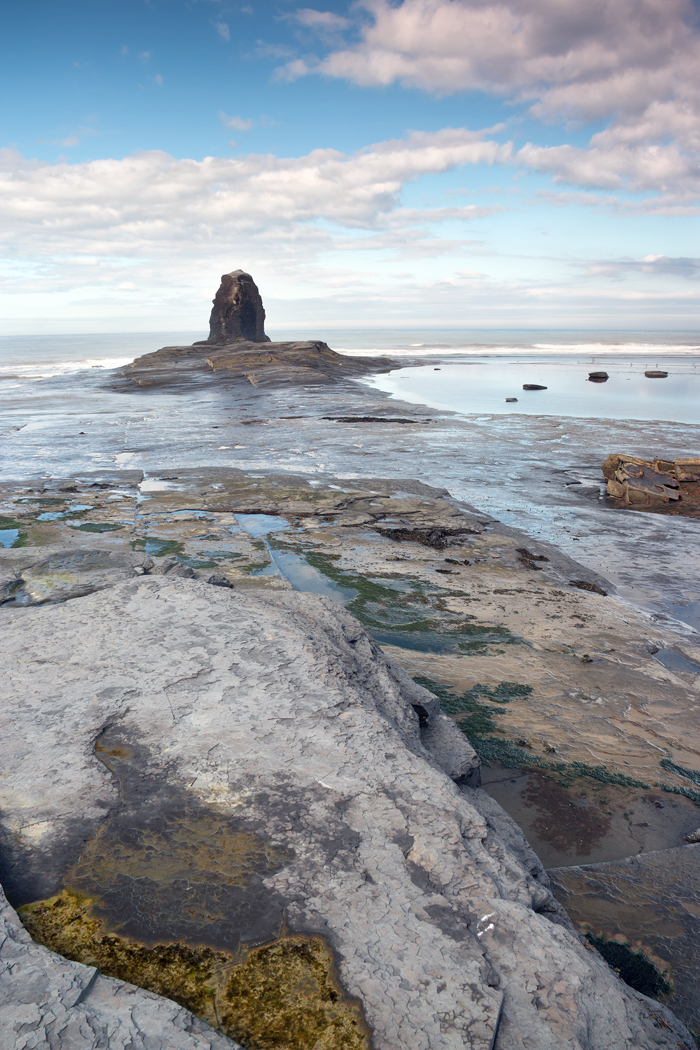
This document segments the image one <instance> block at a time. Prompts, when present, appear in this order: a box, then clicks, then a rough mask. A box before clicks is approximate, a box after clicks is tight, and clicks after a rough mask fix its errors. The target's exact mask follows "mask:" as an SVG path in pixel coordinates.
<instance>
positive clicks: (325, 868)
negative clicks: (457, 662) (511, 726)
mask: <svg viewBox="0 0 700 1050" xmlns="http://www.w3.org/2000/svg"><path fill="white" fill-rule="evenodd" d="M3 615H4V617H5V621H4V624H3V628H4V630H3V647H2V652H1V653H0V665H1V673H2V674H3V680H4V682H5V683H6V684H5V689H4V702H3V704H2V706H1V707H0V737H1V738H2V740H3V751H4V756H5V760H6V763H7V766H8V768H11V769H12V771H13V773H12V776H11V777H7V778H5V779H4V780H2V781H0V784H1V785H2V786H1V787H0V796H1V797H0V811H1V812H2V814H3V817H2V822H3V823H2V839H1V840H0V859H2V868H3V870H2V872H1V874H2V880H3V882H4V884H5V886H6V890H7V893H8V898H9V899H10V901H11V903H13V904H14V905H15V906H18V907H19V906H21V905H27V906H29V905H30V904H31V902H36V901H44V902H45V904H43V905H41V906H40V905H33V906H31V907H28V908H27V911H28V912H31V915H32V916H33V917H34V920H35V921H37V922H38V921H39V920H40V918H41V915H42V914H46V915H48V916H49V919H50V917H51V915H53V914H58V912H59V911H60V908H58V906H57V904H56V899H57V900H61V899H62V898H61V896H60V894H62V893H63V894H71V895H73V896H72V897H71V898H70V899H71V900H76V899H78V900H79V902H80V905H79V908H78V910H77V911H76V913H75V921H73V920H71V923H70V924H69V930H68V933H67V934H66V936H67V938H68V943H70V944H73V945H74V946H76V947H74V953H75V955H76V956H77V957H78V958H79V959H84V961H86V962H88V961H89V958H90V953H89V951H88V957H87V958H86V957H85V955H84V954H83V955H81V954H80V951H79V950H78V948H79V943H78V940H76V936H77V934H76V931H79V930H80V929H85V930H86V931H87V933H86V936H87V934H88V933H89V932H90V928H94V929H95V930H96V931H97V932H96V933H94V935H93V934H91V936H93V941H92V944H93V945H94V946H95V950H99V952H102V953H104V952H105V951H107V949H109V952H112V953H116V955H118V953H119V951H120V950H122V949H120V948H119V945H120V944H122V945H124V947H123V951H124V952H129V951H131V952H134V951H136V949H137V948H138V945H142V946H143V952H144V953H147V951H150V950H155V949H157V947H158V946H159V945H160V946H161V949H162V950H163V951H166V950H167V951H168V952H171V954H172V953H173V952H176V950H178V946H180V950H182V951H183V952H184V950H185V949H186V948H187V946H188V945H190V946H193V947H195V946H196V947H197V950H198V951H200V950H201V951H203V950H204V948H207V950H208V949H211V951H212V952H214V953H215V956H214V957H215V960H216V961H217V972H219V971H222V972H224V971H225V972H232V973H233V976H232V977H231V979H230V981H229V983H228V984H226V983H224V985H222V986H221V987H219V986H217V989H218V990H217V991H216V992H215V993H214V992H212V995H211V996H204V997H202V1003H203V1004H204V1005H203V1006H202V1009H201V1011H200V1010H198V1011H197V1012H198V1013H199V1014H200V1016H205V1017H207V1016H209V1014H207V1012H206V1011H207V1009H210V1008H211V1003H212V1001H215V1006H216V1014H215V1016H216V1017H218V1018H219V1019H220V1020H219V1021H218V1022H217V1024H220V1026H221V1027H223V1029H224V1031H225V1034H227V1035H229V1036H231V1037H232V1038H234V1039H238V1040H239V1041H240V1042H242V1043H243V1045H245V1044H246V1040H244V1039H243V1038H242V1037H241V1036H240V1035H239V1031H240V1029H239V1028H237V1027H236V1025H237V1024H238V1022H237V1021H236V1020H235V1016H236V1010H237V1009H240V1008H241V1003H243V1004H244V1003H245V1000H246V998H248V999H252V1002H253V1007H254V1008H255V1002H256V997H255V993H254V991H253V989H252V987H247V986H246V985H245V981H244V979H243V978H242V977H240V975H239V977H236V966H237V965H238V964H239V963H240V961H241V959H242V958H245V957H246V953H248V955H250V954H251V953H252V954H253V955H255V952H256V951H267V952H269V951H270V950H273V951H277V952H278V954H279V953H282V954H283V953H284V952H285V950H287V949H286V947H285V946H286V945H288V944H289V942H290V939H291V940H292V942H293V944H296V943H298V944H300V945H301V947H300V948H299V952H303V951H307V954H308V950H307V949H304V948H303V945H304V944H307V943H310V942H309V941H308V939H309V938H311V939H314V940H313V943H314V944H316V945H319V944H321V942H322V943H323V944H325V945H327V946H328V948H329V949H330V950H331V951H332V953H333V958H334V959H335V960H336V964H337V973H338V982H339V984H338V991H337V993H334V994H335V995H336V1000H337V1011H336V1014H334V1015H333V1016H334V1017H335V1020H332V1021H331V1022H330V1023H331V1025H336V1024H338V1025H340V1024H342V1023H346V1022H345V1021H344V1020H343V1017H345V1016H346V1015H344V1014H343V1013H342V1009H341V1008H342V1007H343V1004H344V1003H349V1004H350V1005H349V1006H348V1009H355V1010H356V1008H355V1007H354V1006H352V1004H353V1003H357V1002H359V1004H360V1006H361V1010H362V1013H363V1015H364V1019H365V1020H366V1023H367V1025H368V1027H369V1031H370V1032H371V1040H372V1043H371V1045H372V1046H373V1047H374V1048H376V1050H404V1048H405V1047H407V1046H410V1047H411V1048H412V1050H464V1047H465V1046H469V1047H470V1048H471V1050H584V1048H585V1050H610V1048H611V1047H615V1050H632V1048H634V1050H647V1048H652V1047H664V1048H668V1050H670V1048H673V1050H678V1048H679V1047H686V1048H687V1050H690V1047H691V1046H692V1043H691V1042H690V1036H689V1034H688V1033H687V1032H686V1030H685V1029H684V1028H683V1026H682V1025H680V1023H679V1022H677V1021H676V1020H675V1019H674V1017H673V1015H672V1014H670V1012H668V1011H666V1010H665V1009H664V1008H663V1007H662V1006H660V1005H659V1004H657V1003H652V1002H651V1001H650V1000H647V999H645V998H644V997H643V996H640V995H638V994H636V993H634V992H632V990H631V989H629V988H628V987H627V986H626V985H624V984H623V983H622V982H621V981H620V979H619V978H618V977H617V976H616V974H615V973H614V972H613V971H612V970H611V969H610V968H609V967H608V965H607V964H606V963H605V962H604V961H603V959H602V958H601V956H600V955H598V954H597V953H596V952H592V951H589V950H587V949H586V948H585V947H584V945H583V944H582V943H581V940H580V939H579V937H578V936H577V935H576V934H575V933H574V932H573V931H572V929H571V928H570V927H569V926H568V924H567V923H566V921H565V920H564V921H562V915H561V910H560V909H559V908H558V906H557V905H556V902H555V901H554V900H553V897H552V895H551V892H550V890H549V887H548V881H547V877H546V875H545V874H544V873H543V871H542V869H541V865H538V864H537V863H536V861H535V860H533V857H532V854H531V852H530V851H528V849H527V846H526V844H525V843H524V840H522V838H520V840H519V836H518V832H517V829H516V828H515V826H514V825H513V824H512V822H508V820H507V818H506V819H505V820H502V821H501V822H500V823H501V825H502V827H504V828H505V829H506V834H507V836H508V840H509V844H508V845H507V844H506V843H505V842H504V841H503V838H501V836H500V835H499V832H498V826H499V819H498V816H497V815H495V814H497V809H495V808H494V804H491V803H486V804H484V798H483V796H482V795H481V794H480V793H478V792H477V793H476V794H474V795H472V794H471V791H470V789H469V788H468V787H462V788H460V787H459V786H458V785H457V784H456V783H455V782H454V780H453V779H452V778H453V777H454V778H456V779H458V780H463V779H464V778H465V775H466V779H469V776H468V774H469V770H470V769H472V770H473V769H474V768H475V761H474V756H473V752H472V750H471V748H470V746H469V744H468V743H467V741H466V739H464V738H463V737H459V736H458V735H457V734H455V733H454V731H453V730H451V729H449V727H448V726H447V725H446V724H445V723H443V722H442V721H441V718H443V717H444V716H441V715H440V711H439V706H438V703H437V700H436V698H435V697H434V696H433V694H431V693H429V692H427V691H426V690H424V689H422V688H421V687H420V686H418V685H417V684H416V683H414V682H413V681H412V680H411V679H410V678H408V677H407V675H406V674H405V673H404V672H403V671H401V670H400V669H399V668H398V667H397V666H396V665H394V664H392V663H391V662H390V661H389V660H388V659H387V658H386V657H385V656H384V655H383V653H382V652H381V650H379V649H378V647H377V646H376V645H375V643H374V642H373V641H372V640H371V638H370V636H369V635H368V634H367V633H366V631H365V630H364V628H363V627H362V626H361V625H360V624H359V623H358V622H357V621H356V620H355V619H354V618H353V617H352V616H350V615H349V614H348V613H347V612H346V611H345V610H344V609H342V608H341V607H340V606H339V605H337V604H336V603H334V602H333V601H331V600H329V599H326V598H323V597H320V596H317V595H311V594H302V593H296V592H276V593H272V592H267V593H264V592H259V591H258V592H251V591H248V592H243V591H231V590H227V589H224V588H220V587H211V586H207V585H206V584H205V583H202V582H199V581H196V580H185V579H177V578H175V579H172V578H171V577H170V576H169V575H168V576H157V577H156V576H144V577H142V578H140V579H132V580H127V581H125V582H122V583H119V584H117V585H116V586H115V587H112V588H110V589H107V590H103V591H99V592H97V593H95V594H91V595H88V596H87V597H83V598H78V599H76V600H74V601H71V602H67V603H64V604H61V605H55V606H43V607H38V608H10V609H5V610H4V611H3ZM426 745H427V746H426ZM460 748H461V751H460ZM472 798H473V801H472ZM485 813H486V814H487V815H484V814H485ZM514 846H515V848H514ZM56 894H59V897H58V898H56V899H54V901H53V903H51V899H53V896H54V895H56ZM57 908H58V910H56V909H57ZM37 917H38V918H37ZM56 925H57V923H56V921H49V922H48V926H45V927H44V928H45V930H48V934H47V935H48V936H49V937H51V936H53V934H54V932H55V927H56ZM71 931H73V932H72V933H71ZM71 937H73V940H72V941H71V939H70V938H71ZM294 938H297V939H301V940H298V941H294ZM134 945H136V948H134ZM255 945H267V946H270V945H271V946H272V949H270V948H269V947H268V948H263V949H256V948H255V947H254V946H255ZM105 946H106V947H105ZM168 946H169V947H168ZM183 946H184V947H183ZM203 946H204V947H203ZM88 947H89V946H88ZM82 950H83V952H84V951H85V946H84V945H83V949H82ZM290 950H292V951H294V950H296V949H294V948H292V949H290ZM309 950H310V949H309ZM314 950H315V949H314ZM319 951H320V949H319ZM137 954H138V952H137ZM268 957H269V956H268ZM46 964H47V965H48V961H47V962H46ZM227 966H228V967H229V970H228V971H227V970H226V967H227ZM231 967H232V968H233V969H232V970H231ZM103 970H104V967H103ZM159 979H160V977H159ZM314 979H315V978H314ZM312 983H313V982H312ZM159 987H161V986H159ZM256 987H257V985H256ZM294 987H295V988H297V991H298V994H299V995H303V994H304V988H305V987H306V985H303V984H302V985H295V986H294ZM21 994H22V992H21V989H15V987H14V986H13V988H12V996H17V995H21ZM294 994H295V995H297V992H295V993H294ZM79 998H80V993H78V995H77V996H76V1002H77V1000H78V999H79ZM5 999H6V1000H7V995H6V996H5ZM269 1001H270V1002H272V1001H276V1000H275V998H274V996H273V997H272V999H271V1000H269ZM52 1002H53V1000H52V1001H51V1002H49V1001H48V1000H47V999H46V998H44V999H41V1001H38V1000H37V1002H36V1003H35V1005H34V1006H33V1007H32V1012H31V1023H32V1025H33V1026H34V1028H38V1029H39V1030H41V1026H42V1025H44V1028H46V1027H47V1025H48V1026H50V1024H51V1023H53V1022H52V1017H53V1015H52V1014H51V1010H52V1009H53V1006H52ZM87 1002H88V1003H89V999H88V1000H87ZM207 1004H209V1006H207ZM77 1005H81V1004H80V1003H77ZM334 1009H336V1008H335V1007H334ZM260 1010H263V1006H262V1005H261V1006H260ZM263 1012H264V1011H263ZM354 1016H357V1013H356V1014H355V1015H354ZM47 1018H48V1020H46V1019H47ZM230 1018H233V1020H229V1019H230ZM657 1018H661V1020H662V1022H663V1023H659V1021H658V1020H657ZM273 1020H274V1018H273ZM346 1020H347V1018H346ZM138 1023H139V1026H140V1030H141V1031H148V1032H149V1033H150V1031H151V1030H153V1031H154V1032H155V1033H156V1034H158V1032H159V1028H158V1018H157V1016H156V1015H155V1014H154V1015H152V1016H151V1015H144V1016H143V1017H140V1018H139V1021H138ZM280 1023H281V1022H280ZM347 1023H350V1022H347ZM353 1023H355V1028H354V1029H353V1032H354V1035H353V1037H352V1040H347V1041H346V1040H344V1039H343V1038H341V1039H340V1041H338V1039H339V1037H338V1036H333V1034H332V1030H330V1029H329V1030H324V1033H323V1034H321V1035H319V1036H318V1038H317V1036H316V1035H314V1037H313V1038H314V1041H311V1039H308V1040H307V1041H306V1042H303V1043H302V1042H300V1043H299V1044H298V1045H299V1046H307V1045H308V1046H309V1047H311V1046H317V1045H323V1046H324V1047H325V1046H327V1047H329V1048H330V1047H333V1048H335V1047H342V1048H343V1050H346V1048H349V1047H365V1048H368V1047H369V1042H368V1041H367V1037H365V1036H362V1033H361V1031H360V1028H358V1027H357V1022H353ZM81 1038H82V1039H83V1041H82V1042H80V1041H78V1040H77V1037H76V1040H75V1041H71V1040H72V1039H73V1036H72V1035H70V1036H67V1037H65V1038H64V1040H63V1042H61V1043H60V1046H61V1050H78V1048H80V1050H83V1047H93V1046H94V1047H97V1046H98V1045H99V1046H102V1045H107V1044H106V1043H105V1042H104V1041H103V1042H102V1043H99V1042H98V1041H97V1038H94V1039H93V1040H92V1042H90V1038H92V1037H91V1036H90V1034H89V1033H88V1037H83V1036H82V1035H81ZM154 1038H155V1037H154ZM158 1038H161V1037H160V1035H158ZM107 1042H109V1041H107ZM27 1045H32V1046H35V1047H40V1046H41V1047H43V1046H45V1045H54V1044H50V1043H47V1042H46V1040H45V1041H44V1042H43V1043H42V1042H40V1041H35V1042H34V1043H32V1044H27ZM109 1045H110V1047H111V1046H112V1045H115V1046H119V1045H120V1044H119V1043H118V1042H116V1041H115V1043H114V1044H112V1043H111V1042H109ZM133 1045H135V1046H136V1045H140V1044H138V1043H136V1042H134V1044H133ZM148 1045H149V1046H150V1045H151V1044H148ZM152 1045H153V1046H156V1047H157V1046H159V1044H158V1043H157V1042H154V1043H153V1044H152ZM171 1045H173V1046H174V1047H179V1046H180V1043H178V1042H177V1041H176V1040H173V1042H172V1044H171ZM204 1045H205V1046H206V1045H208V1044H207V1043H206V1042H205V1043H204Z"/></svg>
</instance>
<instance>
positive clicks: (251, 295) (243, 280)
mask: <svg viewBox="0 0 700 1050" xmlns="http://www.w3.org/2000/svg"><path fill="white" fill-rule="evenodd" d="M213 303H214V309H213V310H212V312H211V317H210V318H209V338H208V339H207V340H206V341H207V343H243V342H249V343H269V342H270V340H269V338H268V336H266V335H265V309H264V307H263V303H262V299H261V297H260V292H259V291H258V286H257V285H256V283H255V281H254V280H253V278H252V277H251V276H250V274H249V273H244V272H243V270H234V271H233V273H225V274H223V275H222V277H221V284H220V286H219V290H218V292H217V293H216V295H215V296H214V299H213Z"/></svg>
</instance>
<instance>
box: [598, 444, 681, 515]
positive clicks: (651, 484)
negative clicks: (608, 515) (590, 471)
mask: <svg viewBox="0 0 700 1050" xmlns="http://www.w3.org/2000/svg"><path fill="white" fill-rule="evenodd" d="M602 471H603V474H604V475H605V477H606V478H607V479H608V496H612V497H613V499H616V500H618V501H619V502H620V503H624V504H625V506H631V507H634V509H635V510H653V511H661V512H664V513H666V514H681V515H683V516H684V517H693V518H694V517H700V458H693V459H674V460H665V459H659V458H658V457H656V458H654V459H640V458H639V457H638V456H625V455H620V454H619V453H616V452H614V453H612V454H611V455H609V456H608V458H607V459H606V460H605V463H603V466H602Z"/></svg>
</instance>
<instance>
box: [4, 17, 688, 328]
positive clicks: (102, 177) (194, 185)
mask: <svg viewBox="0 0 700 1050" xmlns="http://www.w3.org/2000/svg"><path fill="white" fill-rule="evenodd" d="M698 15H699V10H698V7H697V6H694V4H693V3H692V2H690V0H502V2H499V3H485V2H483V0H398V2H393V3H391V2H388V0H358V2H353V3H345V2H335V3H333V4H325V3H323V4H320V5H319V6H318V7H298V6H297V5H296V4H295V3H294V2H292V0H264V2H260V0H242V2H240V0H237V2H231V3H229V2H227V0H118V2H116V3H115V2H114V0H109V2H108V0H62V2H61V3H60V4H58V3H56V0H33V2H32V3H31V4H12V5H9V4H8V5H6V7H5V8H4V12H3V35H2V41H1V42H0V93H1V95H0V97H1V98H2V104H1V106H0V326H1V327H0V330H2V331H4V332H5V333H8V334H15V333H41V332H43V333H51V332H57V333H58V332H63V333H66V332H111V331H113V332H121V331H125V332H126V331H158V330H161V331H162V330H171V331H172V330H176V329H192V330H197V329H205V328H206V322H207V319H208V314H209V309H210V300H211V298H212V297H213V294H214V292H215V291H216V288H217V286H218V283H219V279H220V276H221V274H223V273H225V272H230V271H231V270H235V269H239V268H240V269H244V270H246V271H248V272H249V273H251V274H252V275H253V277H254V278H255V280H256V282H257V284H258V286H259V287H260V290H261V293H262V295H263V298H264V301H265V305H266V309H267V314H268V329H269V330H270V331H272V332H273V333H274V328H275V327H276V326H277V327H287V328H288V327H295V328H299V329H303V327H304V325H305V324H306V325H309V324H312V326H313V328H314V331H317V330H318V328H319V325H328V326H329V328H332V327H333V326H336V327H345V326H348V325H350V326H356V327H362V326H367V327H377V326H382V327H403V328H410V327H411V326H414V325H415V326H431V327H441V326H442V327H465V328H480V327H484V328H488V327H497V328H523V327H526V328H574V329H578V328H589V329H601V328H604V329H605V328H610V329H618V330H619V329H628V330H630V329H633V330H661V331H663V330H671V331H673V330H684V331H694V330H698V329H700V304H699V300H698V292H699V291H700V283H699V279H700V237H699V236H698V235H699V233H700V19H699V18H698Z"/></svg>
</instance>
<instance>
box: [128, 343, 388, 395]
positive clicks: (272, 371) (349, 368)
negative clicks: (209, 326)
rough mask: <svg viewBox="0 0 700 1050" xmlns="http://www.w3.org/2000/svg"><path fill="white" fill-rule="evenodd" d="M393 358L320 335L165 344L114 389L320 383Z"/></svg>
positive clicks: (379, 368) (380, 366)
mask: <svg viewBox="0 0 700 1050" xmlns="http://www.w3.org/2000/svg"><path fill="white" fill-rule="evenodd" d="M390 369H391V361H390V360H389V359H388V358H385V357H384V358H382V357H375V358H372V357H351V356H350V355H349V354H337V353H335V351H334V350H331V348H330V347H329V346H328V345H327V344H326V343H324V342H321V341H320V340H299V341H294V342H284V343H273V342H270V341H269V340H268V341H266V342H264V343H262V342H251V341H246V340H242V339H239V340H236V342H233V343H218V342H217V343H215V344H213V345H210V344H209V343H195V344H194V345H193V346H165V347H163V349H162V350H156V351H155V352H154V353H152V354H144V356H143V357H139V358H137V359H136V360H135V361H133V362H132V363H131V364H130V365H127V366H126V367H125V368H123V369H122V370H121V372H120V373H119V375H120V377H121V380H117V381H116V388H117V389H124V388H126V387H128V386H131V385H132V384H136V386H139V387H158V388H161V389H163V388H165V389H168V388H172V389H177V388H182V387H184V386H186V387H188V388H189V389H192V388H193V386H195V385H196V381H197V380H198V381H199V382H200V384H201V383H212V382H216V383H225V382H230V383H236V384H237V383H245V384H249V385H250V386H253V387H261V386H262V387H267V386H271V387H273V388H274V387H278V386H280V385H284V384H289V383H291V384H313V385H314V386H319V385H321V386H323V385H326V384H329V383H334V382H336V381H337V380H339V379H342V378H344V377H352V376H363V375H368V374H370V373H372V372H388V371H390Z"/></svg>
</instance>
